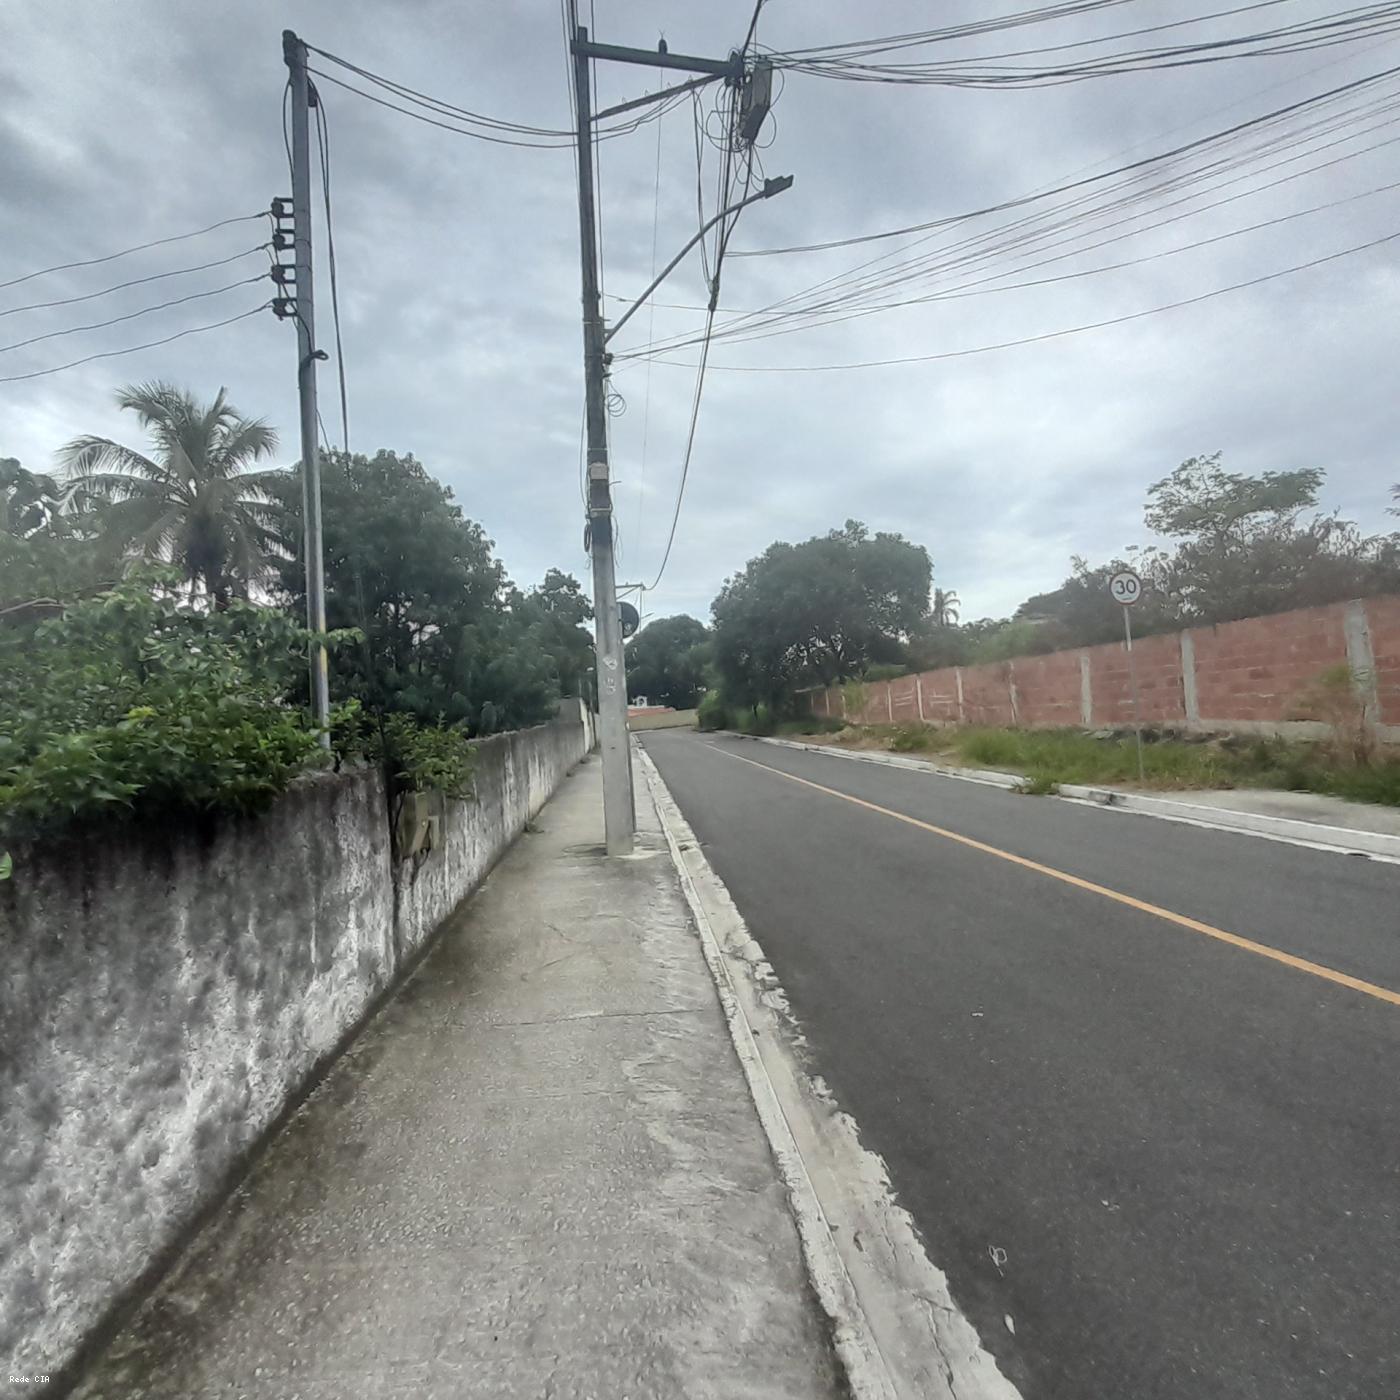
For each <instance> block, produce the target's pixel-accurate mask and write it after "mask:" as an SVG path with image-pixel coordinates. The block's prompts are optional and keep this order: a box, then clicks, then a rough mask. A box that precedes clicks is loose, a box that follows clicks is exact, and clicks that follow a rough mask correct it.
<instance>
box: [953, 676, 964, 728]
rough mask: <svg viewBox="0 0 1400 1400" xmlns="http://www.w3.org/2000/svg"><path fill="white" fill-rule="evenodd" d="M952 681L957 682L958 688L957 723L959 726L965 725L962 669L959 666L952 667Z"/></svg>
mask: <svg viewBox="0 0 1400 1400" xmlns="http://www.w3.org/2000/svg"><path fill="white" fill-rule="evenodd" d="M953 679H954V680H955V681H956V682H957V687H958V723H959V724H966V723H967V714H966V712H965V711H964V710H963V688H962V667H961V666H954V667H953Z"/></svg>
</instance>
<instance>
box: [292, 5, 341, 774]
mask: <svg viewBox="0 0 1400 1400" xmlns="http://www.w3.org/2000/svg"><path fill="white" fill-rule="evenodd" d="M282 57H283V58H284V59H285V60H286V62H287V67H288V69H289V70H290V72H291V87H292V91H291V99H292V100H291V109H292V226H293V238H294V243H293V247H294V250H295V251H294V259H295V286H294V303H293V304H294V305H295V307H296V321H297V393H298V396H299V397H300V400H301V503H302V521H303V524H304V526H305V531H306V543H305V549H304V553H305V557H306V626H307V629H308V630H309V631H310V632H311V633H312V634H313V636H312V642H311V709H312V713H313V714H314V715H315V717H316V723H317V725H319V726H320V729H321V746H322V747H323V748H329V747H330V742H331V736H330V714H331V706H330V678H329V675H328V673H327V664H326V645H325V641H324V640H323V639H324V637H325V635H326V578H325V565H324V562H323V559H322V546H321V454H320V450H319V448H318V446H317V432H316V425H317V414H316V361H317V360H318V359H322V358H324V353H323V352H322V351H318V350H317V349H316V308H315V296H314V288H313V286H312V281H311V103H312V97H313V94H312V88H311V80H310V78H309V77H308V76H307V72H306V45H305V44H304V43H302V41H301V40H300V39H298V38H297V36H296V35H295V34H293V33H292V31H291V30H290V29H284V30H283V31H282Z"/></svg>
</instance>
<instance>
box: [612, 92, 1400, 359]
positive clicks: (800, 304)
mask: <svg viewBox="0 0 1400 1400" xmlns="http://www.w3.org/2000/svg"><path fill="white" fill-rule="evenodd" d="M1373 106H1374V104H1373ZM1397 106H1400V102H1397V100H1396V99H1394V98H1391V99H1388V100H1387V101H1386V102H1385V103H1383V104H1381V105H1379V106H1375V108H1374V112H1368V111H1365V110H1359V111H1357V112H1352V113H1343V114H1341V115H1340V116H1338V115H1333V116H1329V117H1327V118H1325V119H1314V120H1313V121H1312V125H1311V129H1310V130H1304V131H1291V132H1283V133H1280V134H1278V135H1275V136H1271V137H1269V138H1268V140H1267V141H1266V142H1265V143H1264V144H1263V145H1261V146H1260V147H1259V149H1257V150H1255V151H1253V152H1251V153H1250V154H1248V155H1247V156H1232V157H1229V158H1222V159H1216V160H1213V161H1211V162H1209V163H1207V164H1205V165H1203V166H1201V167H1200V168H1199V169H1197V170H1194V171H1192V172H1189V173H1187V174H1185V175H1172V174H1166V175H1163V176H1162V177H1161V178H1160V179H1158V180H1157V182H1156V183H1155V184H1152V185H1146V186H1142V187H1141V188H1139V189H1137V190H1136V191H1135V192H1134V191H1133V186H1134V185H1135V184H1138V183H1139V182H1140V181H1141V178H1142V177H1141V175H1140V174H1139V175H1135V176H1134V177H1133V178H1132V179H1130V180H1128V181H1125V182H1123V185H1122V187H1121V189H1120V190H1119V191H1117V192H1115V191H1113V190H1109V191H1108V192H1107V193H1106V195H1105V197H1104V198H1105V199H1106V200H1107V201H1108V202H1106V203H1104V202H1100V204H1099V206H1098V207H1097V208H1091V209H1090V210H1089V211H1088V212H1087V213H1083V212H1078V213H1074V212H1067V211H1073V210H1074V209H1075V208H1076V206H1081V205H1084V204H1086V203H1089V202H1092V201H1093V200H1096V199H1098V198H1099V197H1098V196H1097V195H1092V196H1091V195H1079V196H1076V197H1075V198H1074V199H1073V200H1070V201H1068V202H1065V203H1062V204H1061V205H1060V206H1058V207H1056V208H1051V209H1049V210H1047V211H1045V212H1044V213H1041V214H1031V215H1027V216H1024V217H1022V218H1020V219H1019V220H1017V221H1014V222H1012V223H1009V224H1003V225H1002V226H1001V227H1000V228H997V229H993V230H991V231H989V232H987V233H984V234H976V235H971V236H969V237H968V238H965V239H963V240H962V241H961V242H958V243H954V244H951V245H945V246H944V247H942V248H939V249H935V250H934V251H933V252H931V253H922V254H919V255H917V256H916V257H913V258H906V259H905V260H904V261H903V262H899V263H895V264H893V265H892V266H890V267H887V268H885V269H883V270H881V271H879V272H864V273H863V272H862V269H863V268H870V267H873V266H874V264H876V263H880V262H888V260H889V259H890V258H892V257H897V256H900V255H901V254H900V252H896V253H891V254H885V255H882V256H881V257H878V258H875V259H872V260H870V261H869V262H867V263H864V264H860V265H858V266H857V267H856V268H854V269H850V270H848V271H847V272H844V273H840V274H837V275H835V276H833V277H830V278H827V279H825V280H824V281H822V282H819V283H817V284H816V285H815V286H813V287H810V288H807V289H806V290H804V291H801V292H797V293H793V294H790V295H789V296H787V297H784V298H781V299H779V300H778V301H776V302H773V303H770V304H769V305H768V306H766V307H764V308H762V309H761V310H758V311H753V312H747V313H743V314H741V315H738V316H736V317H734V318H732V319H731V320H730V321H728V322H726V323H725V324H724V325H722V326H721V327H719V328H718V329H717V330H716V331H715V333H714V334H715V338H716V339H736V338H748V337H751V336H753V335H755V334H764V333H767V332H765V331H764V330H763V329H762V328H763V327H764V326H765V324H766V325H768V326H777V325H779V324H781V323H782V322H784V321H787V322H799V321H804V320H805V321H807V322H808V323H810V324H815V323H816V322H815V320H814V318H817V317H821V318H824V319H825V320H826V321H828V322H830V321H831V320H834V319H844V318H845V316H846V315H849V314H864V313H865V311H867V310H868V311H875V310H880V309H886V308H889V307H892V306H896V305H902V304H905V302H906V301H907V300H909V299H908V298H903V299H901V300H900V301H899V302H889V301H867V299H868V298H870V297H871V296H874V295H877V294H879V293H882V292H886V291H889V290H892V289H893V288H895V287H902V286H907V285H909V284H910V283H913V282H915V281H927V280H931V279H933V278H935V277H939V276H942V275H943V274H944V273H947V272H950V271H953V270H956V269H961V268H970V267H975V266H977V265H978V264H986V263H987V262H989V261H991V260H992V259H994V258H996V257H999V256H1002V255H1004V254H1007V253H1014V252H1016V251H1017V250H1018V249H1021V248H1024V249H1026V250H1030V249H1033V248H1036V247H1037V246H1039V247H1047V246H1048V247H1051V248H1053V247H1055V246H1057V244H1065V243H1069V244H1079V243H1082V238H1083V233H1082V232H1081V229H1084V230H1087V229H1088V228H1089V227H1090V226H1091V225H1093V224H1095V223H1097V224H1099V225H1100V226H1101V227H1102V228H1110V229H1111V228H1114V227H1116V226H1119V225H1122V224H1128V223H1135V222H1137V221H1138V220H1140V219H1141V218H1143V217H1145V216H1146V214H1147V213H1148V212H1149V210H1148V209H1143V210H1142V212H1129V214H1128V215H1127V216H1126V217H1124V218H1120V219H1117V220H1115V221H1113V222H1109V223H1107V224H1104V223H1103V220H1104V218H1105V216H1107V215H1110V214H1112V213H1113V212H1115V211H1116V210H1117V209H1127V210H1129V211H1132V210H1133V206H1135V205H1140V204H1146V203H1147V202H1148V201H1149V200H1155V198H1156V197H1157V196H1158V195H1160V194H1161V193H1162V192H1164V191H1171V190H1174V189H1177V188H1189V187H1190V186H1191V185H1192V184H1196V185H1201V186H1202V189H1201V192H1200V193H1188V194H1186V195H1185V196H1183V197H1182V198H1178V199H1175V200H1172V201H1170V202H1168V203H1167V204H1166V205H1165V206H1161V207H1164V208H1168V209H1169V208H1171V207H1173V205H1176V204H1183V203H1188V202H1192V201H1195V200H1198V199H1200V198H1201V195H1202V194H1204V193H1206V192H1207V191H1208V190H1209V189H1210V188H1211V187H1212V186H1214V187H1217V188H1218V187H1221V186H1222V185H1228V184H1233V183H1238V182H1239V181H1240V180H1242V179H1246V178H1252V177H1253V176H1254V175H1256V174H1262V173H1265V172H1267V171H1268V170H1271V169H1275V168H1277V167H1278V166H1280V165H1289V164H1293V163H1295V162H1297V161H1300V160H1304V159H1307V158H1308V157H1309V156H1313V155H1316V154H1318V153H1320V152H1321V151H1324V150H1327V149H1328V148H1329V147H1332V146H1336V145H1340V144H1345V143H1346V142H1349V141H1354V140H1356V139H1357V138H1358V137H1359V136H1361V135H1365V134H1367V132H1368V131H1371V130H1376V129H1379V128H1381V127H1384V126H1388V125H1392V124H1393V122H1394V120H1395V119H1394V118H1393V117H1388V116H1386V115H1385V114H1386V113H1387V112H1390V111H1392V110H1394V109H1395V108H1396V107H1397ZM1375 115H1379V117H1380V118H1381V119H1380V120H1375V121H1372V123H1371V125H1370V126H1369V127H1364V128H1362V129H1360V130H1359V131H1356V132H1354V133H1352V134H1344V135H1343V136H1342V137H1340V138H1339V139H1337V140H1333V141H1329V142H1327V143H1325V144H1323V145H1318V144H1317V143H1318V138H1319V136H1321V135H1324V134H1328V132H1329V131H1330V130H1336V129H1339V128H1344V127H1345V126H1347V125H1354V124H1355V123H1356V122H1357V121H1358V120H1368V119H1370V118H1371V117H1372V116H1375ZM1388 144H1391V142H1390V141H1380V142H1375V143H1372V144H1371V145H1370V146H1367V147H1363V148H1362V149H1360V150H1353V151H1351V152H1348V153H1346V154H1345V155H1343V156H1339V157H1336V158H1335V159H1333V160H1329V161H1321V162H1315V163H1314V164H1312V165H1311V166H1309V167H1307V168H1305V169H1303V170H1300V171H1295V172H1293V173H1291V174H1289V175H1286V176H1284V177H1282V178H1281V179H1278V180H1274V181H1271V182H1268V183H1266V184H1263V185H1256V186H1255V187H1254V188H1252V189H1249V190H1245V191H1243V192H1241V193H1240V194H1237V195H1232V196H1229V197H1227V198H1226V199H1222V200H1216V201H1213V202H1212V203H1209V204H1206V205H1204V206H1203V207H1201V208H1198V209H1195V210H1190V211H1188V212H1185V213H1182V214H1179V215H1174V216H1173V217H1172V218H1170V219H1166V220H1159V221H1158V223H1157V224H1154V225H1149V226H1148V228H1152V227H1161V226H1162V224H1163V223H1170V222H1174V221H1175V220H1177V219H1184V218H1191V217H1195V216H1196V215H1197V214H1200V213H1203V212H1205V211H1206V210H1208V209H1211V208H1215V207H1218V206H1219V205H1221V204H1225V203H1229V202H1232V201H1233V200H1235V199H1240V198H1245V197H1249V196H1252V195H1254V194H1259V193H1262V192H1263V191H1265V190H1268V189H1270V188H1273V187H1274V186H1276V185H1279V184H1283V183H1286V182H1287V181H1289V180H1292V179H1295V178H1301V177H1302V176H1303V175H1307V174H1310V173H1313V172H1315V171H1317V170H1320V169H1324V168H1326V167H1327V166H1330V165H1333V164H1337V163H1339V162H1340V161H1342V160H1348V159H1352V158H1355V157H1357V156H1360V155H1363V154H1365V153H1366V152H1367V151H1369V150H1374V149H1377V148H1378V147H1380V146H1383V145H1388ZM1309 146H1311V147H1312V149H1307V148H1308V147H1309ZM1271 150H1284V151H1286V152H1287V154H1285V155H1284V156H1283V157H1282V158H1281V159H1279V160H1275V161H1272V162H1270V163H1268V164H1265V165H1264V166H1262V167H1260V168H1259V169H1258V170H1256V171H1249V172H1247V173H1246V174H1243V175H1232V174H1230V172H1231V169H1232V168H1242V167H1243V166H1245V165H1246V164H1247V163H1248V162H1250V161H1255V162H1257V160H1258V158H1259V156H1260V155H1262V154H1267V153H1269V152H1270V151H1271ZM1222 176H1224V177H1225V178H1223V179H1222V178H1221V177H1222ZM1207 182H1209V183H1207ZM1076 183H1077V182H1076ZM1125 191H1126V193H1125ZM1027 202H1030V201H1029V200H1016V201H1009V203H1012V204H1016V205H1020V204H1023V203H1027ZM955 222H961V220H960V219H959V220H956V221H955ZM1066 231H1067V237H1060V236H1059V235H1060V234H1061V233H1063V232H1066ZM1145 231H1146V230H1145V229H1138V230H1130V231H1129V232H1125V233H1122V234H1119V235H1116V236H1115V237H1112V238H1106V239H1099V240H1098V241H1096V242H1093V243H1089V244H1087V245H1084V246H1079V247H1074V246H1071V247H1070V248H1069V251H1067V252H1063V253H1059V254H1057V255H1055V256H1054V257H1049V258H1041V259H1038V260H1036V261H1033V262H1030V263H1029V264H1024V265H1023V266H1022V267H1018V268H1012V269H1008V271H1007V272H1005V273H1001V274H993V275H992V276H989V277H986V278H982V279H979V281H991V280H996V278H997V277H998V276H1007V275H1011V273H1013V272H1016V271H1021V270H1026V268H1033V267H1037V266H1041V265H1044V263H1046V262H1054V261H1059V260H1062V259H1063V258H1066V257H1071V256H1075V255H1076V254H1077V253H1079V252H1085V251H1089V250H1090V249H1092V248H1095V247H1101V246H1104V244H1105V243H1109V242H1115V241H1118V240H1119V239H1121V238H1127V237H1132V236H1134V234H1135V233H1136V232H1145ZM930 236H932V235H930ZM920 241H921V242H922V241H927V240H926V239H921V240H920ZM902 251H903V252H908V249H905V250H902ZM857 274H860V275H857ZM969 285H974V286H975V285H978V283H977V282H974V283H971V284H969ZM921 299H936V298H921ZM843 308H844V311H843V310H842V309H843ZM837 312H840V313H841V314H839V315H838V314H833V313H837ZM793 328H794V329H796V328H800V327H797V326H794V327H793ZM691 343H694V338H693V337H692V336H689V335H686V336H672V337H668V338H667V339H666V340H664V341H661V342H657V343H653V344H651V345H649V346H645V347H642V348H640V349H638V350H635V351H631V352H628V353H629V355H631V356H639V355H645V354H653V353H657V352H663V353H664V352H666V351H669V350H674V349H678V348H681V347H682V346H684V345H686V344H691ZM620 358H626V356H622V357H620Z"/></svg>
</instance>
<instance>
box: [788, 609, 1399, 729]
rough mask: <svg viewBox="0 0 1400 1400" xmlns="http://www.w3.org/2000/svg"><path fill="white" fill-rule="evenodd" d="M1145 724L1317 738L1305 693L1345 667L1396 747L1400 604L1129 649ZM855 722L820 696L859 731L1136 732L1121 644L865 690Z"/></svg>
mask: <svg viewBox="0 0 1400 1400" xmlns="http://www.w3.org/2000/svg"><path fill="white" fill-rule="evenodd" d="M1133 661H1134V663H1135V666H1136V670H1137V682H1138V694H1139V701H1140V704H1141V709H1142V719H1143V722H1144V723H1145V724H1149V725H1157V726H1167V727H1171V728H1177V729H1197V730H1227V731H1230V730H1233V731H1236V732H1240V733H1261V734H1282V735H1292V736H1298V737H1307V736H1315V735H1320V734H1322V733H1323V732H1325V730H1324V726H1323V725H1322V723H1321V717H1320V716H1314V715H1313V714H1312V712H1311V711H1310V710H1309V708H1308V692H1309V691H1310V690H1311V689H1312V688H1313V687H1314V685H1315V684H1316V682H1317V679H1318V677H1319V676H1320V675H1322V673H1323V672H1325V671H1327V670H1329V669H1330V668H1333V667H1336V666H1339V665H1343V666H1349V667H1350V668H1351V671H1352V674H1353V687H1354V692H1355V698H1356V701H1357V704H1358V705H1359V706H1360V707H1361V708H1362V709H1363V710H1364V711H1365V714H1366V716H1367V718H1368V720H1369V721H1370V723H1371V724H1372V726H1373V727H1374V729H1375V731H1376V733H1377V734H1378V736H1379V737H1380V738H1382V739H1386V740H1388V741H1390V742H1400V597H1394V596H1386V597H1381V598H1365V599H1359V600H1356V601H1353V602H1349V603H1333V604H1330V605H1329V606H1327V607H1323V608H1302V609H1299V610H1298V611H1296V612H1289V613H1278V614H1275V615H1274V616H1271V617H1251V618H1245V619H1244V620H1242V621H1240V622H1225V623H1221V624H1220V625H1219V626H1216V627H1193V628H1191V629H1190V630H1189V631H1185V632H1174V633H1169V634H1165V635H1162V636H1155V637H1141V638H1139V639H1138V640H1137V641H1136V642H1134V644H1133ZM864 694H865V703H864V705H863V706H862V707H861V709H860V711H859V713H848V711H849V702H848V700H847V698H846V696H845V695H844V694H843V691H842V690H841V689H840V688H839V687H834V688H832V689H830V690H826V691H814V692H812V693H811V694H810V696H809V700H810V703H811V709H812V711H813V713H814V714H818V715H830V716H835V717H840V716H843V715H844V716H845V718H847V719H849V720H851V721H852V722H855V723H862V724H889V723H899V722H901V721H905V720H922V721H923V722H925V723H928V724H958V723H962V724H983V725H995V726H999V727H1012V726H1021V725H1024V726H1028V727H1038V728H1039V727H1044V728H1048V727H1068V726H1081V727H1083V728H1086V729H1095V728H1119V727H1124V726H1127V725H1130V724H1132V722H1133V700H1132V684H1131V677H1130V674H1129V669H1128V654H1127V649H1126V648H1125V646H1124V645H1123V643H1122V642H1114V643H1110V644H1108V645H1106V646H1097V647H1080V648H1076V649H1075V650H1073V651H1059V652H1052V653H1050V654H1049V655H1048V656H1019V657H1017V658H1015V660H1013V661H998V662H990V663H984V664H982V665H979V666H950V667H946V668H944V669H942V670H938V671H926V672H924V673H922V674H921V675H918V676H903V677H901V678H899V679H898V680H893V681H876V682H872V683H869V684H867V685H866V686H865V687H864Z"/></svg>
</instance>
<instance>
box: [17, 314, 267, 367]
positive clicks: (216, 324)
mask: <svg viewBox="0 0 1400 1400" xmlns="http://www.w3.org/2000/svg"><path fill="white" fill-rule="evenodd" d="M271 306H272V302H271V301H265V302H263V303H262V304H261V305H260V306H255V307H253V308H252V309H251V310H249V311H244V312H242V313H240V314H239V315H237V316H229V317H227V318H226V319H225V320H222V321H213V322H211V323H210V324H209V325H207V326H190V327H189V328H188V329H187V330H183V331H176V332H175V334H174V335H167V336H165V337H164V338H163V339H161V340H148V341H146V343H145V344H144V345H128V346H126V347H125V348H124V349H121V350H104V351H102V352H101V353H100V354H97V355H84V356H83V358H82V359H81V360H69V361H68V363H67V364H66V365H52V366H50V367H49V368H48V369H36V370H31V371H30V372H29V373H28V374H7V375H5V376H3V377H0V384H17V383H18V382H19V381H20V380H22V379H38V378H40V377H41V376H43V375H46V374H57V373H59V371H60V370H65V369H74V368H76V367H77V366H78V365H86V364H91V363H92V362H93V361H94V360H110V359H113V358H115V357H116V356H118V355H133V354H135V353H136V351H138V350H154V349H155V348H156V346H158V345H169V344H170V343H171V341H173V340H183V339H184V338H185V337H186V336H187V335H199V334H201V333H202V332H204V331H216V330H218V329H219V328H220V327H222V326H231V325H233V324H234V322H236V321H246V320H247V319H248V317H249V316H256V315H257V314H258V313H259V312H260V311H267V310H269V309H270V308H271Z"/></svg>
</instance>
